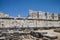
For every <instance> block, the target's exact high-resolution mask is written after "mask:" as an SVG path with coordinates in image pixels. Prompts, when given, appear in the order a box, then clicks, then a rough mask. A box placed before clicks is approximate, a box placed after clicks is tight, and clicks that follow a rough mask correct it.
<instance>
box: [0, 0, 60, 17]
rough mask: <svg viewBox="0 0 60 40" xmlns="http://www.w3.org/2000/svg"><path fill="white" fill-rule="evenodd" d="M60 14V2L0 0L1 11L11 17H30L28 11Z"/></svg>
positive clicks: (57, 0)
mask: <svg viewBox="0 0 60 40" xmlns="http://www.w3.org/2000/svg"><path fill="white" fill-rule="evenodd" d="M29 9H31V10H35V11H43V12H51V13H60V0H0V11H1V12H3V13H6V14H9V15H11V16H14V17H16V16H17V15H21V16H22V17H26V16H28V10H29Z"/></svg>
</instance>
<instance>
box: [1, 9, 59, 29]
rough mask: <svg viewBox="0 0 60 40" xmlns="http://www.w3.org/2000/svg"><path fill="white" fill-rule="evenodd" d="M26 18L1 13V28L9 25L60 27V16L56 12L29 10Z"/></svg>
mask: <svg viewBox="0 0 60 40" xmlns="http://www.w3.org/2000/svg"><path fill="white" fill-rule="evenodd" d="M28 13H29V14H28V16H27V17H26V18H25V19H24V18H22V17H20V15H18V16H17V17H15V18H14V17H11V16H9V15H8V14H3V13H0V28H9V27H11V28H12V27H60V16H59V15H58V14H56V13H49V12H42V11H33V10H29V12H28Z"/></svg>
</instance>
